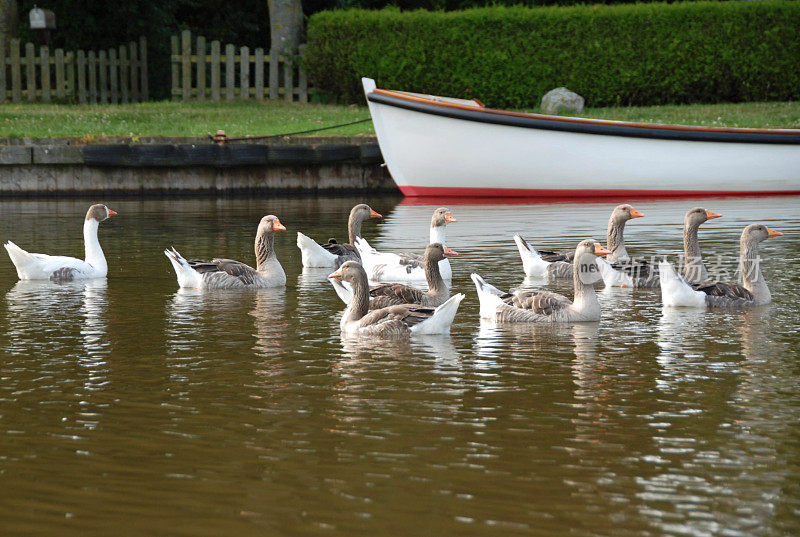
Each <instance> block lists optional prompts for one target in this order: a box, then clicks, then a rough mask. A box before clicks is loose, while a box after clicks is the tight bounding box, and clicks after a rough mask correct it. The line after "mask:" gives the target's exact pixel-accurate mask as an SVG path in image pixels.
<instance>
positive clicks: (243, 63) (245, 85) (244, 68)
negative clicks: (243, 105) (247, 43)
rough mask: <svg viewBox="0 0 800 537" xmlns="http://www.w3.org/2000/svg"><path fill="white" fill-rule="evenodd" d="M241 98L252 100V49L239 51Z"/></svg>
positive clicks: (245, 48) (246, 48) (244, 48)
mask: <svg viewBox="0 0 800 537" xmlns="http://www.w3.org/2000/svg"><path fill="white" fill-rule="evenodd" d="M239 60H240V62H239V66H240V69H241V71H240V73H239V87H240V88H241V90H240V91H239V97H240V98H242V99H249V98H250V49H249V48H248V47H242V48H241V49H239Z"/></svg>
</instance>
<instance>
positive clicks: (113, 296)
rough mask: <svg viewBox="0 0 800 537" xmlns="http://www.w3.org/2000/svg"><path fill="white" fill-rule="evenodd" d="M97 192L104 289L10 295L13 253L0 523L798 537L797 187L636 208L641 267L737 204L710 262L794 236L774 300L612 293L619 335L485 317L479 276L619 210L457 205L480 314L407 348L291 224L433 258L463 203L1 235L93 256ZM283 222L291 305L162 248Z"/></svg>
mask: <svg viewBox="0 0 800 537" xmlns="http://www.w3.org/2000/svg"><path fill="white" fill-rule="evenodd" d="M95 201H103V202H107V203H108V204H109V206H110V207H111V208H113V209H115V210H117V211H118V212H119V216H117V217H114V218H112V219H111V220H109V221H107V222H105V223H104V224H102V226H101V229H100V241H101V243H102V245H103V248H104V249H105V252H106V256H107V258H108V261H109V266H110V269H109V275H108V278H107V280H101V281H94V282H91V283H79V284H70V285H56V284H51V283H33V282H20V283H18V282H17V277H16V273H15V271H14V269H13V266H12V265H11V263H10V261H9V260H8V259H7V257H6V256H5V252H2V256H0V257H2V262H0V293H2V295H0V497H1V498H2V501H0V535H59V536H73V535H75V536H77V535H81V536H95V535H96V536H101V535H103V536H104V535H110V534H124V535H186V536H219V535H338V536H353V535H363V536H379V535H387V536H388V535H391V536H396V535H413V536H420V535H431V536H441V535H497V536H508V535H541V536H551V535H575V536H595V535H597V536H605V535H614V536H615V537H624V536H651V535H669V536H672V535H674V536H685V535H689V536H749V535H759V536H790V535H798V534H800V424H799V423H798V418H799V417H800V396H798V388H800V360H799V358H800V357H799V356H798V354H800V353H798V344H800V334H798V325H799V324H800V311H799V308H798V303H797V296H798V295H799V294H800V279H798V271H800V239H799V238H798V237H800V199H798V198H759V199H733V198H729V199H707V200H678V201H673V200H671V201H652V200H643V201H638V202H634V205H635V206H636V207H637V208H638V209H640V210H641V211H643V212H644V213H645V214H646V215H647V217H646V218H643V219H639V220H635V221H633V222H630V223H629V224H628V226H627V229H626V238H627V243H628V244H629V247H628V249H629V251H630V252H631V253H634V252H635V253H637V254H643V255H651V254H664V253H666V254H670V255H674V254H677V253H678V252H680V251H681V248H682V246H681V224H682V220H683V214H684V213H685V211H686V209H688V208H690V207H692V206H696V205H699V206H704V207H706V208H708V209H711V210H714V211H717V212H721V213H722V214H723V215H724V217H723V218H721V219H719V220H714V221H711V222H708V223H707V224H705V225H704V226H703V227H702V228H701V243H702V244H701V246H702V249H703V252H704V255H705V256H706V258H707V259H708V260H709V261H710V263H709V264H710V265H711V268H712V270H716V271H722V270H728V271H730V272H731V273H732V272H733V270H735V267H736V263H735V260H734V259H733V258H732V257H731V254H735V253H736V252H737V251H738V240H739V234H740V233H741V229H742V228H743V227H744V226H745V225H746V224H748V223H751V222H754V221H759V222H763V223H765V224H767V225H769V226H770V227H775V228H776V229H779V230H781V231H783V232H784V236H783V237H780V238H778V239H774V240H769V241H766V242H765V243H762V248H761V253H762V256H763V257H764V259H765V261H764V272H765V274H766V277H767V280H768V281H769V284H770V287H771V289H772V293H773V304H771V305H770V306H768V307H765V308H762V309H758V310H753V311H732V312H705V311H662V308H661V306H660V301H659V297H660V294H659V291H658V290H631V289H610V290H603V291H601V292H600V293H599V295H600V301H601V304H602V307H603V319H602V321H600V322H599V323H589V324H576V325H565V326H523V327H493V326H491V325H486V324H483V325H482V324H481V322H480V321H479V319H478V316H477V309H478V308H477V306H478V303H477V298H476V296H475V291H474V287H473V286H472V283H471V281H470V280H469V274H470V272H473V271H476V272H479V273H480V274H482V275H483V276H484V277H485V278H486V279H487V280H488V281H490V282H491V283H494V284H495V285H498V286H500V287H509V286H520V285H525V286H533V287H537V286H542V285H544V283H546V282H532V281H526V280H525V279H524V277H523V272H522V268H521V262H520V260H519V256H518V254H517V251H516V247H515V245H514V242H513V240H512V239H511V235H512V233H513V232H517V231H520V232H523V233H524V235H525V236H526V237H527V238H528V239H529V240H531V242H532V243H534V244H536V245H540V246H542V247H553V248H563V247H567V248H574V246H575V244H576V243H577V242H578V241H579V240H581V239H583V238H586V237H595V238H597V239H603V240H604V238H605V226H606V222H607V219H608V216H609V214H610V210H611V208H612V207H613V206H614V205H615V204H616V201H614V202H602V203H576V204H570V203H542V204H537V203H529V204H518V205H509V204H508V203H506V202H501V203H496V202H491V203H487V204H474V203H472V204H464V203H457V202H449V206H450V208H451V209H452V211H453V213H454V215H455V216H456V217H457V218H458V223H456V224H451V225H450V226H449V228H448V245H449V246H451V247H452V248H454V249H455V250H457V251H458V252H459V254H460V255H459V256H458V258H456V260H455V261H453V262H452V264H453V270H454V279H453V286H454V288H455V289H456V290H458V291H461V292H465V293H466V294H467V298H466V299H465V300H464V302H463V303H462V306H461V309H460V311H459V314H458V317H457V318H456V323H455V325H454V327H453V330H452V334H451V335H450V336H441V337H430V336H428V337H425V338H419V339H413V340H411V341H410V342H409V341H405V342H386V341H342V340H341V338H340V336H339V332H338V320H339V315H340V311H341V310H342V309H343V305H342V304H341V303H340V302H339V299H338V298H337V297H336V295H335V294H334V292H333V290H332V289H331V287H330V285H329V284H328V283H327V281H326V276H327V274H328V273H329V272H330V270H328V269H306V270H303V269H302V268H301V266H300V252H299V250H298V249H297V247H296V246H295V237H296V235H295V232H296V231H298V230H300V231H303V232H304V233H306V234H307V235H310V236H312V237H315V238H317V239H327V238H328V237H330V236H336V237H339V238H345V237H346V227H345V226H346V215H347V212H348V211H349V209H350V207H351V206H352V205H353V204H355V203H357V202H361V201H366V202H367V203H370V204H371V205H372V207H374V208H375V209H376V210H378V211H379V212H381V213H383V214H384V219H383V220H382V221H380V222H378V223H377V225H376V224H375V223H374V222H370V223H367V224H366V225H365V226H364V235H365V237H367V238H368V239H369V240H370V241H371V243H372V244H373V245H375V246H376V247H379V248H381V249H385V250H392V249H394V250H403V249H416V250H422V249H423V248H424V246H425V244H426V243H427V229H428V222H429V221H430V215H431V213H432V211H433V209H434V208H436V207H437V206H439V205H442V204H445V203H444V202H443V203H438V202H437V203H435V204H429V205H413V204H408V202H407V201H406V202H402V201H401V200H400V199H399V198H383V199H365V200H362V199H360V198H358V199H356V198H349V199H348V198H344V199H342V198H337V199H275V198H263V199H246V200H245V199H221V200H208V199H189V200H182V199H168V200H114V199H109V200H96V199H91V200H90V199H81V200H67V201H47V200H44V201H22V200H11V201H10V200H3V201H0V215H2V217H1V218H0V239H2V240H4V241H5V240H7V239H11V240H13V241H14V242H16V243H17V244H19V245H20V246H22V247H23V248H26V249H28V250H30V251H37V252H45V253H52V254H63V255H76V254H77V255H79V256H82V248H83V246H82V237H81V225H82V220H83V216H84V214H85V212H86V209H87V207H88V205H89V204H90V203H92V202H95ZM623 201H624V200H623ZM269 213H274V214H276V215H278V216H279V217H280V219H281V221H282V222H283V223H284V224H285V225H286V227H287V228H288V230H289V231H288V232H286V233H282V234H279V236H278V239H277V245H276V248H277V253H278V256H279V259H280V260H281V262H282V264H283V266H284V268H285V269H286V272H287V276H288V282H287V286H286V288H285V289H277V290H266V291H259V292H231V291H228V292H207V293H200V292H197V291H178V289H177V284H176V280H175V275H174V273H173V271H172V268H171V266H170V264H169V262H168V261H167V259H166V258H165V257H164V255H163V253H162V251H163V249H164V248H165V247H168V246H171V245H174V246H175V247H176V248H177V249H178V250H179V251H181V252H182V253H184V254H185V255H187V256H193V257H203V256H214V255H218V256H226V257H233V258H236V259H241V260H243V261H246V262H249V263H252V262H254V259H253V236H254V233H255V228H256V226H257V224H258V221H259V219H260V218H261V216H263V215H265V214H269ZM717 256H722V257H720V258H719V259H718V258H717ZM730 277H733V276H732V275H731V276H730ZM600 287H602V284H600ZM547 288H549V289H555V290H558V291H561V292H566V293H571V289H570V286H569V285H565V284H563V283H554V284H549V285H547Z"/></svg>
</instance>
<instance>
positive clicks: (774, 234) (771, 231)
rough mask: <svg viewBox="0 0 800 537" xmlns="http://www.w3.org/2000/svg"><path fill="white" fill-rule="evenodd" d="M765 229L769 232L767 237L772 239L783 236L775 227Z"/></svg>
mask: <svg viewBox="0 0 800 537" xmlns="http://www.w3.org/2000/svg"><path fill="white" fill-rule="evenodd" d="M767 231H768V232H769V235H767V238H768V239H772V238H774V237H782V236H783V233H781V232H780V231H778V230H777V229H770V228H767Z"/></svg>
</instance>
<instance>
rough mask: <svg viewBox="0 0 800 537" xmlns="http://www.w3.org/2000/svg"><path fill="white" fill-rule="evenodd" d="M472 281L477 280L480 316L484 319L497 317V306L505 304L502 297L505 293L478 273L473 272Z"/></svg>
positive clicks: (476, 287)
mask: <svg viewBox="0 0 800 537" xmlns="http://www.w3.org/2000/svg"><path fill="white" fill-rule="evenodd" d="M470 277H471V278H472V281H473V282H475V289H476V291H477V292H478V301H479V302H480V316H481V317H482V318H484V319H495V318H496V317H497V308H498V307H499V306H501V305H502V304H503V301H502V299H501V298H500V297H501V296H502V295H503V294H504V293H503V292H502V291H500V290H499V289H498V288H497V287H495V286H493V285H491V284H489V283H487V282H486V280H484V279H483V278H481V277H480V275H478V274H475V273H473V274H471V275H470Z"/></svg>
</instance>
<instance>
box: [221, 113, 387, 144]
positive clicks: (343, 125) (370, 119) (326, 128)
mask: <svg viewBox="0 0 800 537" xmlns="http://www.w3.org/2000/svg"><path fill="white" fill-rule="evenodd" d="M367 121H372V118H371V117H367V118H364V119H359V120H356V121H351V122H350V123H340V124H339V125H331V126H329V127H320V128H318V129H308V130H305V131H296V132H285V133H283V134H265V135H264V136H240V137H238V138H228V137H227V136H226V137H225V138H224V140H225V142H240V141H245V140H266V139H269V138H280V137H282V136H294V135H296V134H308V133H311V132H320V131H327V130H331V129H337V128H339V127H347V126H349V125H357V124H358V123H366V122H367ZM216 136H218V134H217V135H214V134H209V135H208V137H209V138H210V139H212V140H215V141H218V140H217V138H216Z"/></svg>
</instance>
